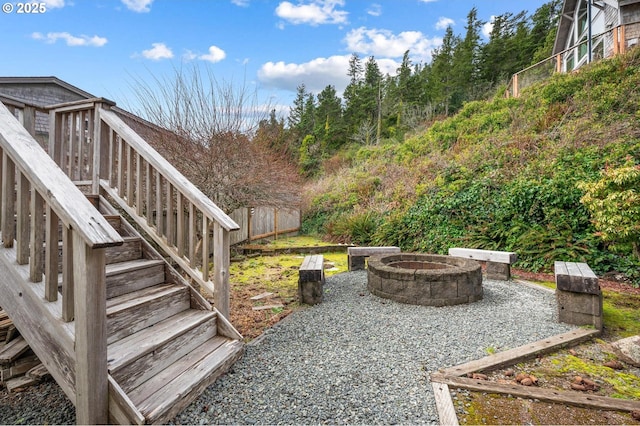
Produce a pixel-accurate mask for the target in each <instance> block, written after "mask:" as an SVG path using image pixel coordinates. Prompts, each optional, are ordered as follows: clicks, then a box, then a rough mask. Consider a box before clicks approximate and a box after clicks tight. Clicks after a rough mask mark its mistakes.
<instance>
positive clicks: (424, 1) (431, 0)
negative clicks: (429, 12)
mask: <svg viewBox="0 0 640 426" xmlns="http://www.w3.org/2000/svg"><path fill="white" fill-rule="evenodd" d="M420 1H421V2H422V3H435V2H437V1H438V0H420Z"/></svg>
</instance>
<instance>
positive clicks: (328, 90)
mask: <svg viewBox="0 0 640 426" xmlns="http://www.w3.org/2000/svg"><path fill="white" fill-rule="evenodd" d="M315 115H316V130H315V132H314V134H315V135H316V137H317V138H318V139H319V140H320V141H321V143H322V146H323V147H324V149H325V150H327V151H328V152H332V151H334V150H336V149H337V148H339V147H340V146H341V145H342V144H344V142H345V140H346V134H345V126H344V120H343V117H342V101H341V100H340V98H339V97H338V95H337V93H336V89H335V87H333V86H331V85H328V86H327V87H325V88H324V89H323V90H322V92H320V93H319V94H318V106H317V107H316V111H315Z"/></svg>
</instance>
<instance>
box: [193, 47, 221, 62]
mask: <svg viewBox="0 0 640 426" xmlns="http://www.w3.org/2000/svg"><path fill="white" fill-rule="evenodd" d="M226 57H227V54H226V53H225V51H224V50H222V49H220V48H219V47H218V46H209V53H208V54H206V55H200V56H198V59H202V60H203V61H209V62H213V63H214V64H215V63H216V62H220V61H221V60H223V59H224V58H226Z"/></svg>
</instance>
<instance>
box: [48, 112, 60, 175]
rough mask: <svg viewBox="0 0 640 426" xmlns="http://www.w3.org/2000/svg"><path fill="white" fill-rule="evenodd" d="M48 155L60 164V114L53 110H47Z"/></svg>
mask: <svg viewBox="0 0 640 426" xmlns="http://www.w3.org/2000/svg"><path fill="white" fill-rule="evenodd" d="M49 132H50V133H49V157H51V158H53V161H55V162H56V164H57V165H58V166H61V164H62V163H61V158H62V152H61V150H60V148H61V144H62V115H61V114H57V113H56V112H55V111H50V112H49Z"/></svg>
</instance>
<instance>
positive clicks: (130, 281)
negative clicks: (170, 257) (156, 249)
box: [106, 259, 165, 299]
mask: <svg viewBox="0 0 640 426" xmlns="http://www.w3.org/2000/svg"><path fill="white" fill-rule="evenodd" d="M106 272H107V299H111V298H112V297H116V296H120V295H122V294H125V293H131V292H132V291H136V290H141V289H143V288H146V287H151V286H154V285H156V284H162V283H164V281H165V275H164V261H163V260H161V259H159V260H153V259H138V260H129V261H126V262H119V263H112V264H109V265H107V267H106Z"/></svg>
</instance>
